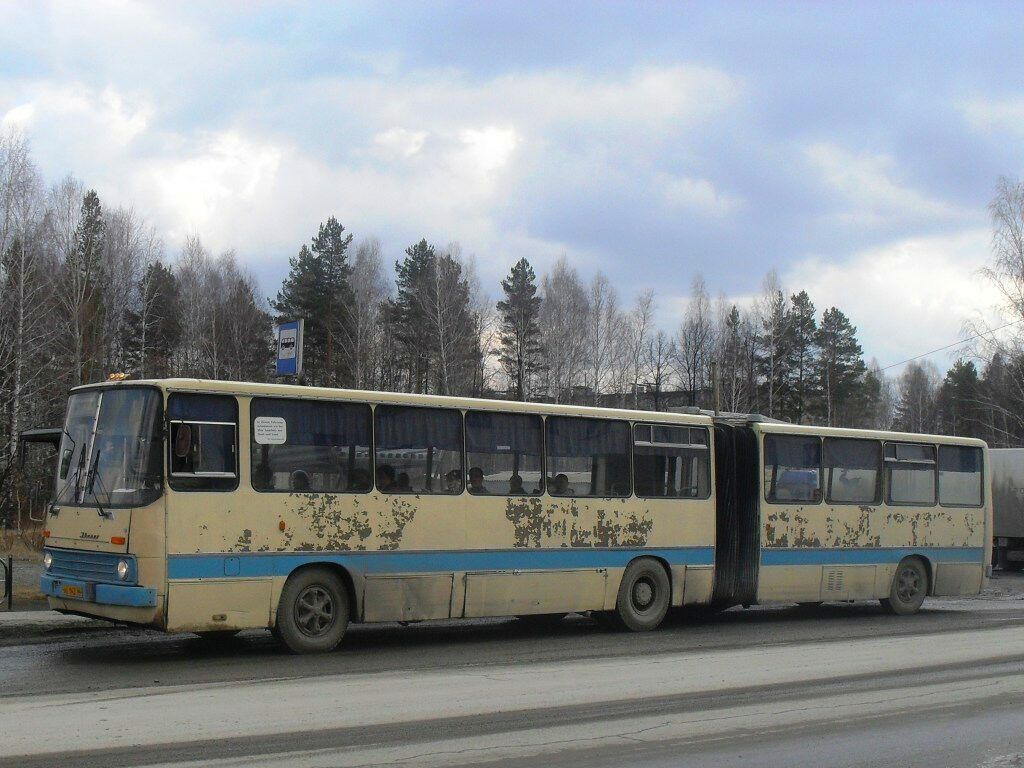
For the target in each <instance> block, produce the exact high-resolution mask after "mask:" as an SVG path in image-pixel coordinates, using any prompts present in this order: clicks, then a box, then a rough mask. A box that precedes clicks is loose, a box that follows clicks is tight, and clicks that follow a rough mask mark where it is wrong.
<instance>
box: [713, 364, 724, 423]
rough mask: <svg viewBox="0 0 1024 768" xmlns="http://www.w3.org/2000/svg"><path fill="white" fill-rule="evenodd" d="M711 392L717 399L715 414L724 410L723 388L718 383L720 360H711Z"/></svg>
mask: <svg viewBox="0 0 1024 768" xmlns="http://www.w3.org/2000/svg"><path fill="white" fill-rule="evenodd" d="M711 392H712V394H713V397H714V399H715V416H717V415H718V413H719V411H721V410H722V388H721V387H720V386H719V384H718V361H717V360H712V361H711Z"/></svg>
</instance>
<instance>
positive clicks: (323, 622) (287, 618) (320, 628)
mask: <svg viewBox="0 0 1024 768" xmlns="http://www.w3.org/2000/svg"><path fill="white" fill-rule="evenodd" d="M348 614H349V604H348V592H347V591H346V590H345V585H344V584H343V583H342V581H341V579H340V578H339V577H338V575H337V574H336V573H334V572H333V571H331V570H330V569H328V568H307V569H305V570H302V571H299V572H298V573H296V574H293V575H292V576H291V577H289V579H288V581H286V582H285V585H284V589H283V590H281V601H280V602H279V603H278V605H277V626H276V629H277V633H276V634H277V635H278V636H279V637H280V639H281V642H283V643H284V644H285V646H287V648H288V650H290V651H292V652H293V653H326V652H327V651H332V650H334V649H335V648H336V647H337V645H338V643H340V642H341V638H342V637H343V636H344V635H345V629H346V628H347V627H348Z"/></svg>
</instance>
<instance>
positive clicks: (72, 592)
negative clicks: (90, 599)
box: [60, 584, 85, 597]
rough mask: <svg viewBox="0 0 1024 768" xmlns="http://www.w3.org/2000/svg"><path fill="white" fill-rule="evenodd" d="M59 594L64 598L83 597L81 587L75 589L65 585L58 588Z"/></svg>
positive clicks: (83, 593) (70, 585)
mask: <svg viewBox="0 0 1024 768" xmlns="http://www.w3.org/2000/svg"><path fill="white" fill-rule="evenodd" d="M60 593H61V594H62V595H64V597H85V592H84V591H83V590H82V588H81V587H76V586H75V585H74V584H65V585H64V586H63V587H61V588H60Z"/></svg>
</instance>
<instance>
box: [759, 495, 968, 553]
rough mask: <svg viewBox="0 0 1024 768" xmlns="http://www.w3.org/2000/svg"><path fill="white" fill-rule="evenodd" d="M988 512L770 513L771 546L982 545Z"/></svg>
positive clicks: (767, 541) (870, 509) (767, 536)
mask: <svg viewBox="0 0 1024 768" xmlns="http://www.w3.org/2000/svg"><path fill="white" fill-rule="evenodd" d="M983 516H984V510H976V509H944V508H942V507H920V508H912V507H902V508H889V507H879V506H871V505H866V504H865V505H860V506H853V505H850V506H846V505H843V506H827V505H822V506H820V507H797V508H792V507H790V508H785V507H783V508H779V509H771V510H770V511H768V510H766V514H765V520H764V531H763V534H764V535H763V542H764V545H765V546H769V547H823V546H828V547H837V548H847V547H849V548H858V549H864V548H870V547H883V546H885V547H891V546H940V545H941V546H962V547H968V546H979V545H980V544H981V542H980V541H979V538H980V535H981V534H980V533H979V531H982V530H983V526H984V517H983Z"/></svg>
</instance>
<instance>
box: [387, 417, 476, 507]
mask: <svg viewBox="0 0 1024 768" xmlns="http://www.w3.org/2000/svg"><path fill="white" fill-rule="evenodd" d="M374 414H375V419H376V438H375V441H376V444H375V448H374V450H375V453H376V469H375V473H376V477H377V489H378V490H380V491H382V492H384V493H447V494H456V493H462V491H463V488H464V481H463V477H464V473H463V469H462V413H461V411H457V410H453V409H449V408H418V407H406V406H400V405H378V406H377V407H376V408H375V409H374Z"/></svg>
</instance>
